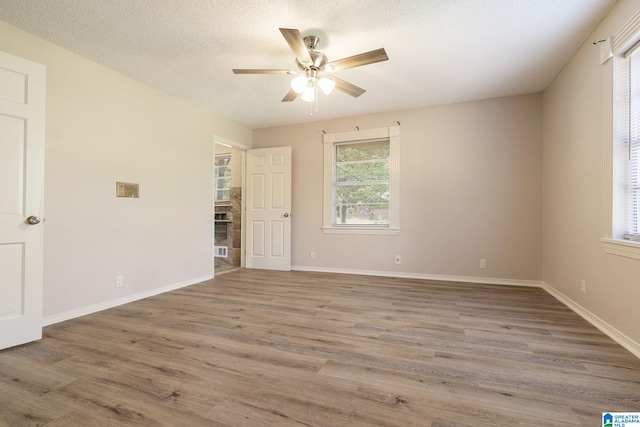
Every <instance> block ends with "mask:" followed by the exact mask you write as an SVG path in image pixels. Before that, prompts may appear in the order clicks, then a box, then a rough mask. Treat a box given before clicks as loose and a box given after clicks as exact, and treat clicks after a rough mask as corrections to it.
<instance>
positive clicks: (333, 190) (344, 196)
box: [323, 126, 400, 234]
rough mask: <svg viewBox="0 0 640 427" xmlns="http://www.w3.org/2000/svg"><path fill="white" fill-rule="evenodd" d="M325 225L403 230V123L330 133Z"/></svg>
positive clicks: (329, 229)
mask: <svg viewBox="0 0 640 427" xmlns="http://www.w3.org/2000/svg"><path fill="white" fill-rule="evenodd" d="M324 145H325V150H324V182H325V187H324V188H325V191H324V215H323V231H324V232H325V233H335V234H338V233H341V234H399V232H400V228H399V218H398V217H399V200H398V199H399V183H398V175H399V167H398V165H399V154H398V152H399V145H400V127H399V126H392V127H388V128H381V129H371V130H368V131H364V130H363V131H357V132H345V133H335V134H326V135H324Z"/></svg>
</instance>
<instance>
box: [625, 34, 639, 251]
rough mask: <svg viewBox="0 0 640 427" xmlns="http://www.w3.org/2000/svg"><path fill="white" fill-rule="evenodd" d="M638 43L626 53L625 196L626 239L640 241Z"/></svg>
mask: <svg viewBox="0 0 640 427" xmlns="http://www.w3.org/2000/svg"><path fill="white" fill-rule="evenodd" d="M637 47H640V45H639V44H636V45H635V46H634V48H632V50H631V51H630V52H629V53H628V54H627V55H626V56H627V57H628V67H629V136H628V142H627V149H628V157H627V159H626V165H625V166H626V167H625V168H624V169H625V172H626V174H625V175H626V181H627V182H626V185H625V190H626V191H625V192H626V195H625V198H626V199H627V201H628V207H627V210H628V212H627V218H628V219H627V220H626V221H625V222H626V227H625V229H626V232H625V234H624V238H625V239H626V240H632V241H640V227H639V226H638V225H639V223H638V221H639V218H638V207H639V205H638V202H639V200H638V197H639V196H640V191H639V190H640V179H639V177H638V152H639V151H640V52H639V51H638V49H636V48H637Z"/></svg>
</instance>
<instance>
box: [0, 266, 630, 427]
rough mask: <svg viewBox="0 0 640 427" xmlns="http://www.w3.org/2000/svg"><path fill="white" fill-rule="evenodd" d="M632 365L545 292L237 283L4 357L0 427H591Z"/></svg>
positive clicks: (616, 405)
mask: <svg viewBox="0 0 640 427" xmlns="http://www.w3.org/2000/svg"><path fill="white" fill-rule="evenodd" d="M603 411H636V412H640V360H639V359H637V358H635V357H634V356H633V355H632V354H631V353H629V352H627V351H626V350H624V349H623V348H622V347H620V346H619V345H617V344H615V343H614V342H613V341H612V340H611V339H609V338H608V337H606V336H605V335H603V334H602V333H600V332H599V331H598V330H596V329H595V328H594V327H592V326H591V325H589V324H588V323H587V322H586V321H584V320H583V319H581V318H580V317H579V316H578V315H576V314H575V313H573V312H571V311H570V310H569V309H568V308H566V307H565V306H563V305H562V304H561V303H559V302H558V301H556V300H555V299H554V298H553V297H552V296H550V295H548V294H547V293H546V292H545V291H543V290H542V289H537V288H517V287H505V286H492V285H477V284H461V283H438V282H430V281H423V280H411V279H395V278H380V277H368V276H350V275H338V274H324V273H303V272H289V273H283V272H268V271H260V270H238V271H235V272H231V273H227V274H225V275H222V276H219V277H217V278H216V279H214V280H211V281H208V282H204V283H201V284H198V285H194V286H190V287H187V288H184V289H181V290H177V291H174V292H170V293H167V294H163V295H159V296H156V297H153V298H149V299H145V300H141V301H137V302H134V303H131V304H127V305H123V306H120V307H117V308H114V309H110V310H105V311H102V312H100V313H95V314H92V315H88V316H84V317H81V318H77V319H74V320H70V321H67V322H63V323H59V324H56V325H52V326H49V327H46V328H45V329H44V338H43V339H42V340H41V341H38V342H35V343H31V344H28V345H24V346H19V347H16V348H13V349H8V350H5V351H1V352H0V425H2V426H11V427H16V426H49V427H54V426H65V427H68V426H130V425H141V426H159V425H163V426H188V427H195V426H425V427H429V426H431V427H452V426H469V427H478V426H492V427H494V426H536V427H537V426H601V425H602V422H601V414H602V412H603Z"/></svg>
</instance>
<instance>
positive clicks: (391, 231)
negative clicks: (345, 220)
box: [322, 227, 400, 236]
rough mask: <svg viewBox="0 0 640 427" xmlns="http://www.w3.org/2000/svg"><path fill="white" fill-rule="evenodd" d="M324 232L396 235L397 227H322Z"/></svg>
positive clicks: (398, 231) (398, 232) (398, 230)
mask: <svg viewBox="0 0 640 427" xmlns="http://www.w3.org/2000/svg"><path fill="white" fill-rule="evenodd" d="M322 232H323V233H324V234H370V235H382V236H398V235H400V229H399V228H378V227H322Z"/></svg>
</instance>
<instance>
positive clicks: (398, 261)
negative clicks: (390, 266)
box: [396, 255, 402, 264]
mask: <svg viewBox="0 0 640 427" xmlns="http://www.w3.org/2000/svg"><path fill="white" fill-rule="evenodd" d="M401 262H402V258H400V255H396V264H400V263H401Z"/></svg>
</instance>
